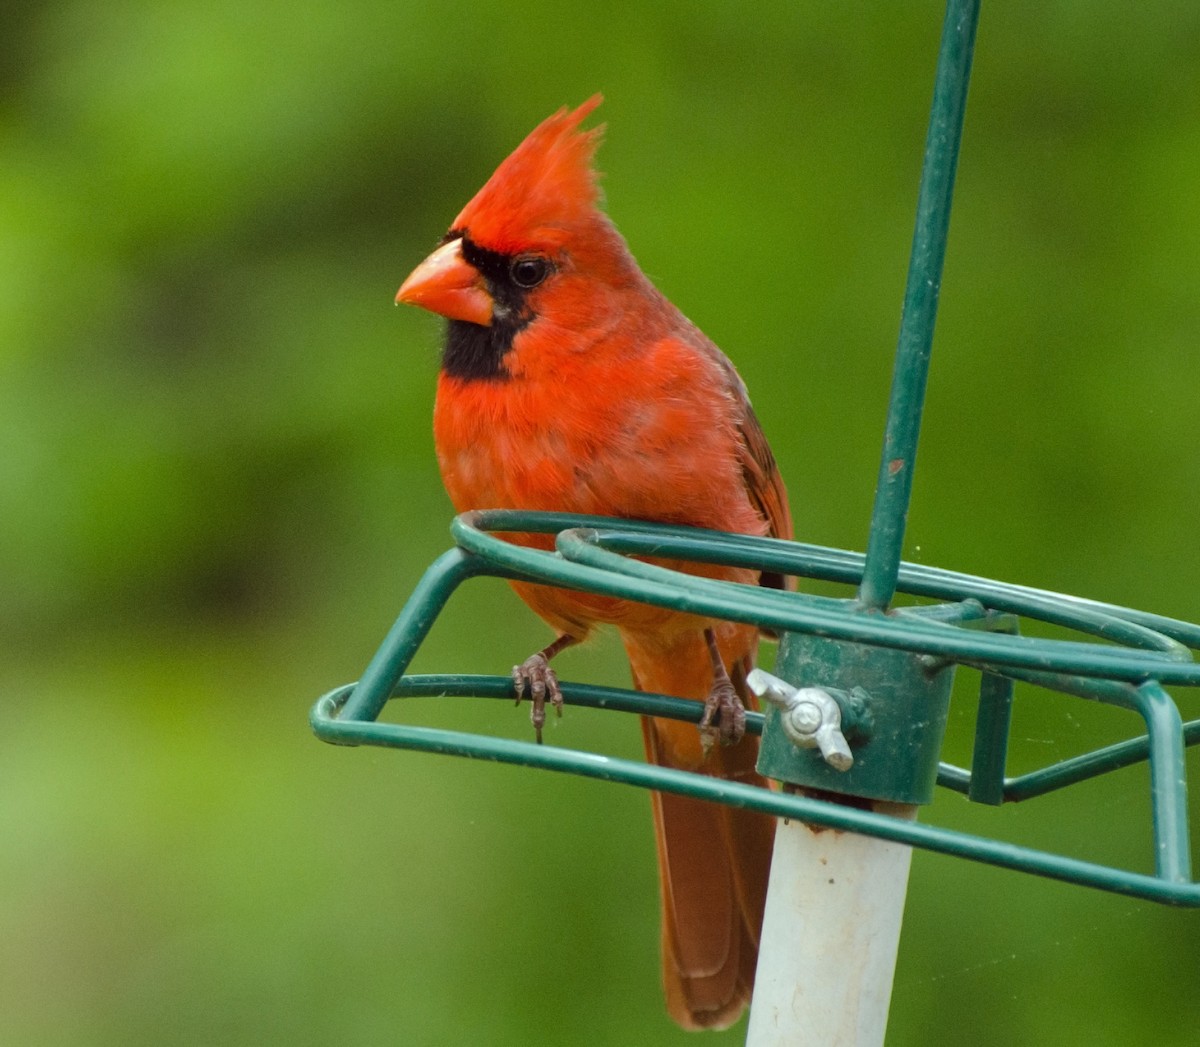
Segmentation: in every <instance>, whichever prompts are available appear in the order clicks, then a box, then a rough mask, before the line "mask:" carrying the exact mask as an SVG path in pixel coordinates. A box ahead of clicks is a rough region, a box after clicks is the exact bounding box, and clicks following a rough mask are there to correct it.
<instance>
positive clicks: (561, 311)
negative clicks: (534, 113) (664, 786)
mask: <svg viewBox="0 0 1200 1047" xmlns="http://www.w3.org/2000/svg"><path fill="white" fill-rule="evenodd" d="M600 102H601V97H600V96H599V95H596V96H595V97H593V98H591V99H589V100H588V101H587V102H585V103H584V104H583V105H581V106H580V107H579V108H577V109H575V110H574V111H570V112H569V111H567V110H566V109H562V110H559V111H558V112H557V113H555V114H554V115H553V116H551V117H549V118H548V119H547V120H545V121H543V122H542V123H541V124H540V125H539V126H538V127H537V128H535V129H534V131H533V132H532V133H531V134H530V135H529V136H528V137H527V138H526V139H525V141H524V142H522V143H521V145H519V146H518V147H517V149H516V150H515V151H514V152H513V153H512V154H511V155H510V156H509V157H508V158H507V159H506V160H505V161H504V162H503V163H502V164H501V165H500V166H499V168H497V170H496V172H495V173H494V174H493V175H492V177H491V178H490V179H489V180H488V182H487V184H485V185H484V187H483V188H482V189H480V190H479V192H478V193H476V194H475V197H474V198H473V199H472V200H471V202H470V203H468V204H467V206H466V207H465V208H463V210H462V212H461V213H460V214H459V216H458V217H457V218H456V219H455V220H454V222H453V224H452V225H451V227H450V231H449V232H448V233H446V235H445V236H443V237H442V239H441V242H440V245H439V246H438V248H437V249H436V250H435V251H434V252H433V253H432V254H431V255H430V256H429V257H428V258H426V259H425V261H423V262H422V263H421V264H420V265H419V266H418V267H417V268H416V269H415V270H414V271H413V273H412V274H411V275H410V276H409V277H408V279H407V280H405V282H404V284H403V286H402V287H401V288H400V291H399V293H398V294H397V296H396V300H397V301H398V302H406V303H409V304H412V305H418V306H422V307H423V308H425V309H429V310H432V311H433V312H436V313H440V314H442V315H443V316H445V317H447V318H448V320H449V325H448V328H447V334H446V342H445V348H444V352H443V355H442V367H441V373H440V374H439V376H438V387H437V402H436V406H435V408H434V436H435V442H436V447H437V456H438V462H439V464H440V466H441V471H442V478H443V480H444V482H445V485H446V490H447V491H448V492H449V494H450V498H451V501H452V502H453V503H454V506H455V508H456V509H457V510H458V511H459V512H464V511H467V510H470V509H486V508H507V509H523V510H556V511H566V512H575V513H587V514H593V515H600V516H618V517H626V518H630V519H637V520H651V521H657V522H662V523H668V524H689V525H693V526H697V527H707V528H713V529H716V530H723V531H735V532H740V533H744V534H751V535H762V534H769V535H773V536H776V537H784V538H790V537H791V519H790V515H789V512H788V503H787V492H786V491H785V489H784V485H783V481H782V479H781V478H780V475H779V470H778V468H777V467H776V464H775V460H774V458H773V456H772V454H771V451H770V448H769V447H768V446H767V441H766V438H765V437H764V436H763V433H762V429H761V428H760V427H759V423H758V421H757V419H756V418H755V416H754V412H753V411H752V410H751V408H750V401H749V399H748V398H747V394H746V388H745V386H744V385H743V383H742V381H741V379H740V378H739V377H738V374H737V372H736V371H735V370H734V367H733V364H731V363H730V362H729V360H728V359H727V358H726V357H725V356H724V355H723V354H722V353H721V351H720V350H719V349H718V348H717V347H716V346H715V345H714V344H713V343H712V342H711V341H709V340H708V338H706V337H705V336H704V334H702V333H701V332H700V330H699V329H698V328H696V327H695V326H694V325H693V324H692V323H691V322H689V321H688V320H687V318H686V317H685V316H684V315H683V314H682V313H681V312H680V311H679V310H678V309H676V308H675V306H674V305H672V304H671V303H670V302H669V301H668V300H667V299H666V298H665V297H664V296H663V295H662V294H661V292H659V291H658V290H657V289H656V288H655V287H654V286H653V285H652V284H651V282H650V281H649V279H647V277H646V276H645V274H643V273H642V271H641V269H639V268H638V265H637V262H636V261H635V260H634V258H633V256H632V255H631V254H630V252H629V248H628V247H627V246H626V244H625V241H624V240H623V239H622V237H621V235H620V234H619V233H618V232H617V230H616V228H615V227H614V226H613V224H612V222H611V221H610V220H609V219H608V217H607V216H606V215H605V214H604V213H603V212H602V211H600V210H599V208H598V200H599V191H598V188H597V178H598V175H597V173H596V171H595V170H594V168H593V166H592V155H593V153H594V152H595V149H596V147H597V145H598V144H599V141H600V136H601V133H602V131H603V127H597V128H594V129H592V130H588V131H584V130H581V129H580V124H581V123H582V122H583V120H584V118H585V117H587V115H588V114H589V113H591V112H592V111H593V110H594V109H595V108H596V106H597V105H599V104H600ZM508 537H509V538H510V539H511V540H513V541H517V542H521V543H523V544H526V545H535V546H541V547H544V548H549V547H551V539H550V538H548V537H546V536H539V535H521V534H514V535H509V536H508ZM682 566H683V568H684V569H685V570H689V571H692V572H693V573H697V574H704V575H707V576H710V577H718V578H724V579H731V580H736V581H740V582H747V583H751V584H753V583H755V582H759V583H760V584H763V585H770V586H775V587H781V586H783V585H784V580H783V579H782V578H781V577H780V576H778V575H769V574H763V575H762V577H761V578H760V577H759V575H758V572H755V571H751V570H745V569H734V568H728V567H706V566H702V565H698V564H690V565H682ZM513 588H514V589H516V591H517V593H518V595H520V597H521V598H522V599H523V600H524V601H525V602H526V603H527V604H528V605H529V606H530V607H532V608H533V610H534V611H536V612H537V613H538V614H539V615H540V616H541V617H542V618H544V619H545V620H546V621H547V622H548V623H549V624H550V625H551V626H552V627H553V628H554V630H555V632H556V634H557V638H556V639H555V640H554V641H553V642H552V643H551V644H550V645H549V646H547V647H546V648H545V649H544V650H542V651H540V652H538V653H537V654H535V655H533V656H532V657H530V658H529V659H527V660H526V661H525V662H524V663H523V664H521V665H519V666H516V667H515V668H514V670H513V674H514V681H515V684H516V689H517V695H518V700H519V698H520V695H521V694H522V692H523V691H524V690H526V689H528V690H529V692H530V696H531V698H532V699H533V717H534V723H535V726H536V727H537V729H538V734H539V740H540V733H541V722H542V720H543V719H544V716H545V710H544V705H545V702H546V701H547V700H549V701H550V702H551V703H552V704H554V705H557V706H559V708H560V709H561V701H562V699H561V695H560V693H559V688H558V681H557V678H556V677H555V674H554V671H553V670H552V669H551V668H550V666H549V662H550V659H551V658H552V657H553V656H554V655H555V654H556V653H557V652H559V651H561V650H563V649H564V648H566V647H569V646H571V645H572V644H576V643H579V642H580V641H581V640H583V639H584V638H585V637H586V636H587V635H588V634H589V633H590V632H591V631H592V629H593V628H594V627H595V626H596V625H597V624H599V623H608V624H612V625H615V626H616V627H617V629H618V631H619V632H620V636H621V639H622V641H623V643H624V646H625V650H626V652H627V654H628V656H629V663H630V667H631V668H632V671H633V681H634V686H635V687H637V688H639V689H642V690H646V691H657V692H661V693H664V694H669V695H675V696H678V697H683V698H693V699H697V700H699V701H702V702H705V712H704V718H703V721H702V727H701V729H700V731H699V732H698V731H697V729H696V728H695V727H693V726H691V725H688V724H684V723H680V722H676V721H668V720H655V719H650V718H643V719H642V734H643V737H644V740H645V746H646V755H647V757H648V759H650V760H652V761H653V762H655V763H657V764H660V765H663V766H667V767H675V768H683V769H686V770H689V771H700V772H703V773H706V774H712V775H718V776H721V777H724V778H730V779H736V780H738V781H742V782H751V783H754V784H756V785H760V786H761V785H765V784H766V783H765V782H764V780H763V779H762V778H760V777H759V776H758V775H757V773H756V772H755V769H754V764H755V759H756V756H757V750H758V744H757V742H756V740H755V739H754V738H753V737H752V736H749V735H745V734H744V718H745V712H744V704H743V703H749V702H750V701H752V698H751V697H750V696H749V695H748V693H747V690H746V687H745V676H746V673H747V672H748V671H749V669H750V668H751V666H752V664H753V659H754V656H755V653H756V650H757V645H758V634H757V630H756V629H755V628H754V627H753V626H747V625H739V624H734V623H731V622H724V621H712V620H706V619H703V618H698V617H695V616H691V615H685V614H682V613H679V612H674V611H667V610H664V609H662V608H657V607H650V606H647V605H643V604H634V603H630V602H625V601H620V600H617V599H615V598H612V597H605V596H596V595H590V594H586V593H580V592H567V591H564V590H561V589H554V588H550V587H546V586H538V585H530V584H522V583H517V582H514V583H513ZM714 740H715V741H719V742H720V744H713V743H714ZM652 795H653V808H654V826H655V832H656V836H657V843H658V858H659V869H660V873H661V884H662V911H663V917H662V942H663V982H664V987H665V990H666V1000H667V1009H668V1012H669V1013H670V1015H671V1016H672V1017H673V1018H674V1019H675V1020H676V1021H677V1022H679V1024H680V1025H682V1026H684V1027H685V1028H723V1027H725V1026H728V1025H730V1024H732V1023H733V1022H734V1021H735V1020H736V1019H737V1018H738V1017H739V1015H740V1014H741V1013H742V1010H743V1009H744V1008H745V1006H746V1004H747V1003H748V1002H749V999H750V994H751V990H752V988H753V983H754V969H755V963H756V960H757V952H758V941H759V933H760V929H761V925H762V913H763V905H764V901H765V896H766V885H767V874H768V871H769V866H770V856H771V846H772V839H773V835H774V822H773V820H772V819H770V818H768V817H766V816H764V815H760V814H755V813H752V812H748V811H744V810H735V809H732V808H729V807H723V806H718V805H712V804H707V803H704V802H701V801H697V800H691V799H685V798H682V797H679V796H673V795H664V794H660V793H654V794H652Z"/></svg>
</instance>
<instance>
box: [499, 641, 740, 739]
mask: <svg viewBox="0 0 1200 1047" xmlns="http://www.w3.org/2000/svg"><path fill="white" fill-rule="evenodd" d="M512 679H513V690H515V691H516V692H517V702H516V704H517V705H520V704H521V699H522V698H524V697H525V693H526V691H528V692H529V701H530V706H531V708H530V710H529V721H530V723H532V724H533V730H534V735H535V736H536V738H537V743H538V745H541V744H542V728H543V727H544V726H545V725H546V702H547V701H549V703H550V704H551V705H552V706H553V707H554V712H555V715H556V716H562V707H563V696H562V689H561V688H560V687H559V686H558V674H557V673H556V672H555V671H554V670H553V669H551V668H550V660H549V659H548V658H547V657H546V655H545V653H544V652H541V651H539V652H538V653H537V654H531V655H530V656H529V657H528V658H526V659H525V661H523V662H522V663H521V664H520V665H514V666H513V671H512ZM743 719H744V716H743Z"/></svg>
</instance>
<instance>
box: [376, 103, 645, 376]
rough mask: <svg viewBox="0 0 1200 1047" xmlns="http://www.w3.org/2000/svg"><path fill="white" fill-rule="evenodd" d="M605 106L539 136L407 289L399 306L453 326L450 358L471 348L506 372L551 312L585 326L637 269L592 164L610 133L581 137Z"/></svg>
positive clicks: (501, 172) (576, 113) (538, 131)
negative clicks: (591, 300)
mask: <svg viewBox="0 0 1200 1047" xmlns="http://www.w3.org/2000/svg"><path fill="white" fill-rule="evenodd" d="M601 101H602V98H601V96H600V95H598V94H597V95H594V96H593V97H591V98H589V99H588V100H587V101H586V102H584V103H583V104H582V105H581V106H579V107H578V108H577V109H574V110H567V109H565V108H564V109H560V110H559V111H558V112H557V113H555V114H554V115H552V116H550V117H549V118H547V119H546V120H544V121H542V123H541V124H539V125H538V126H537V127H536V128H534V130H533V131H532V132H531V133H530V134H529V136H528V137H527V138H526V139H525V140H524V141H523V142H522V143H521V144H520V145H519V146H517V148H516V149H515V150H514V151H513V152H512V153H511V154H510V155H509V156H508V157H507V158H506V159H505V160H504V162H503V163H501V164H500V166H499V167H498V168H497V169H496V171H495V173H494V174H493V175H492V177H491V178H489V179H488V181H487V183H486V184H485V185H484V186H483V188H482V189H480V190H479V192H478V193H476V194H475V196H474V197H473V198H472V199H471V202H470V203H468V204H467V206H466V207H464V208H463V209H462V211H461V212H460V213H459V215H458V217H457V218H456V219H455V220H454V222H453V223H452V224H451V226H450V231H449V232H448V233H446V235H445V236H444V237H442V240H441V243H440V245H439V246H438V247H437V249H436V250H435V251H434V252H433V253H432V254H431V255H429V257H428V258H426V259H425V260H424V261H423V262H422V263H421V264H420V265H419V266H417V268H416V269H415V270H413V272H412V273H411V274H410V275H409V277H408V279H407V280H405V281H404V284H403V285H402V286H401V288H400V290H399V292H398V293H397V295H396V301H397V302H404V303H406V304H409V305H417V306H420V307H422V308H424V309H428V310H430V311H432V312H435V313H440V314H441V315H442V316H445V317H447V318H448V319H449V320H450V321H451V324H450V335H449V341H448V346H447V350H448V353H449V352H450V350H452V349H453V348H454V345H455V343H456V341H457V342H459V343H463V342H467V343H470V345H471V347H472V349H471V352H470V354H468V355H470V356H471V357H472V358H473V359H474V358H479V359H483V358H485V357H486V359H487V361H488V366H489V367H493V366H494V367H495V368H499V367H500V360H501V359H502V358H503V356H504V354H505V353H506V352H507V351H508V349H509V348H511V345H512V339H513V337H514V336H515V335H516V334H517V333H518V332H519V331H521V330H523V329H524V328H525V327H527V326H528V325H529V324H530V323H532V322H533V321H534V320H535V319H536V318H537V317H538V316H539V315H540V314H542V313H543V312H544V311H545V309H546V307H547V306H552V305H553V304H558V305H559V307H560V308H562V309H563V311H572V312H573V314H574V315H575V316H577V317H578V316H580V315H581V311H586V298H587V295H588V293H589V291H594V289H595V288H596V287H597V286H599V285H602V284H603V283H604V282H605V281H606V280H608V281H611V280H612V278H613V277H614V275H616V274H620V273H624V272H626V271H627V270H628V269H629V268H633V269H636V264H635V263H633V261H632V258H630V257H629V255H628V251H627V249H626V248H625V244H624V241H623V240H622V239H621V238H620V235H619V234H618V233H617V232H616V230H615V229H614V228H613V226H612V223H611V222H609V220H608V218H607V217H606V216H605V215H604V214H603V213H602V212H601V211H600V210H599V208H598V207H597V204H598V201H599V196H600V192H599V187H598V185H597V181H598V177H599V176H598V174H597V172H596V171H595V169H594V167H593V166H592V157H593V154H594V153H595V151H596V147H597V146H598V145H599V143H600V137H601V134H602V133H603V127H596V128H592V129H591V130H586V131H585V130H581V129H580V124H581V123H582V122H583V121H584V119H585V118H586V117H587V116H588V115H589V114H590V113H591V112H592V111H593V110H594V109H595V108H596V107H597V106H598V105H599V104H600V102H601ZM593 297H594V295H593ZM463 325H467V326H466V327H464V326H463ZM471 328H474V330H471ZM480 328H483V329H486V330H479V329H480Z"/></svg>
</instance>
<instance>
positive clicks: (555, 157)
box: [453, 94, 604, 254]
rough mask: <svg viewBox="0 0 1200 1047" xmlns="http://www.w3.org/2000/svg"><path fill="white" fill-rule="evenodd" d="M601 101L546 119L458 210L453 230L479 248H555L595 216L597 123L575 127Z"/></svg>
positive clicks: (505, 250) (600, 129) (600, 98)
mask: <svg viewBox="0 0 1200 1047" xmlns="http://www.w3.org/2000/svg"><path fill="white" fill-rule="evenodd" d="M603 100H604V98H603V96H602V95H599V94H595V95H592V97H591V98H589V99H588V100H587V101H586V102H584V103H583V105H581V106H579V108H578V109H574V110H568V109H566V108H565V107H564V108H562V109H560V110H559V111H558V112H557V113H555V114H554V115H553V116H550V117H547V118H546V119H545V120H543V121H542V122H541V123H540V124H538V126H537V127H535V128H534V129H533V130H532V131H531V132H530V133H529V136H528V137H527V138H526V139H525V141H523V142H522V143H521V144H520V145H519V146H517V148H516V149H515V150H513V152H512V153H510V154H509V156H508V157H507V158H506V159H505V160H504V162H503V163H501V164H500V166H499V167H498V168H496V172H495V174H493V175H492V177H491V178H489V179H488V181H487V184H486V185H484V187H483V188H482V189H480V190H479V192H478V193H476V194H475V196H474V197H473V198H472V199H471V202H470V203H469V204H467V206H466V207H464V208H463V209H462V213H461V214H459V216H458V217H457V218H456V219H455V220H454V226H453V228H454V229H456V230H461V231H466V232H468V233H469V234H470V236H471V239H472V240H474V241H475V242H476V243H478V244H479V245H480V246H482V247H486V248H488V249H490V250H493V251H499V252H501V253H505V254H507V253H513V252H517V251H522V250H528V249H530V248H532V247H540V248H553V247H556V246H559V245H561V244H562V243H563V242H564V241H565V240H566V239H567V238H568V237H569V236H570V234H571V232H572V230H577V229H578V228H579V227H580V226H581V225H584V224H586V223H587V221H588V220H589V218H590V217H591V216H593V215H594V214H595V213H596V202H597V200H598V199H599V196H600V190H599V187H598V185H597V179H598V177H599V176H598V174H597V172H596V170H595V168H594V167H593V166H592V155H593V154H594V153H595V151H596V147H597V146H598V145H599V144H600V138H601V136H602V134H603V133H604V127H603V125H601V126H599V127H594V128H592V129H591V130H588V131H581V130H580V129H579V125H580V124H581V123H582V122H583V121H584V119H585V118H586V117H587V116H588V114H590V113H591V112H592V110H594V109H595V108H596V107H597V106H598V105H599V104H600V103H601V102H602V101H603Z"/></svg>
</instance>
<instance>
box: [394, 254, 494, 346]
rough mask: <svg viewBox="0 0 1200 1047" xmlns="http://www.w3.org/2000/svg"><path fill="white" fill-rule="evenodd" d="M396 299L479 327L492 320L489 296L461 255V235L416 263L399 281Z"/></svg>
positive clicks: (475, 273) (474, 269)
mask: <svg viewBox="0 0 1200 1047" xmlns="http://www.w3.org/2000/svg"><path fill="white" fill-rule="evenodd" d="M396 301H397V302H404V303H405V304H407V305H419V306H420V307H421V308H422V309H428V310H429V311H430V312H434V313H441V315H442V316H445V317H447V318H448V319H450V320H466V321H467V322H468V323H472V324H479V325H480V326H481V327H487V326H488V325H490V324H491V322H492V296H491V295H490V294H488V292H487V287H486V286H485V284H484V282H483V277H482V276H480V274H479V270H478V269H476V268H475V267H474V266H472V265H468V264H467V262H466V261H465V260H464V259H463V256H462V240H461V239H459V240H451V241H450V242H449V243H448V244H442V246H441V247H439V248H438V249H437V250H436V251H434V252H433V254H431V255H430V256H429V257H428V258H426V259H425V261H423V262H422V263H421V264H420V265H419V266H417V267H416V269H414V270H413V271H412V273H410V274H409V277H408V279H407V280H405V281H404V283H403V284H401V285H400V290H399V291H397V292H396Z"/></svg>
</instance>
